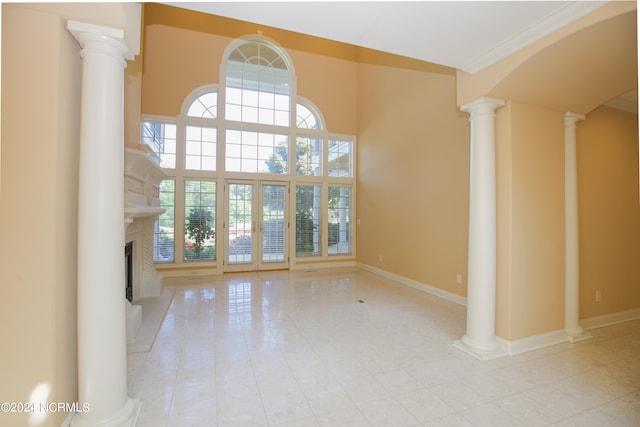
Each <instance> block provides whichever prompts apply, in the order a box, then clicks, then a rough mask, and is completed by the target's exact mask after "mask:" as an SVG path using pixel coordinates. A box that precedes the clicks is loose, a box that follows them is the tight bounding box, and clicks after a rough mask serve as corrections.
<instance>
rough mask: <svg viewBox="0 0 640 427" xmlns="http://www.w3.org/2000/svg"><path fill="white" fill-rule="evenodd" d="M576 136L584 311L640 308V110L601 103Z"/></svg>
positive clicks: (587, 313)
mask: <svg viewBox="0 0 640 427" xmlns="http://www.w3.org/2000/svg"><path fill="white" fill-rule="evenodd" d="M576 137H577V158H578V166H577V167H578V203H579V239H580V243H579V245H580V317H581V318H590V317H595V316H602V315H606V314H612V313H616V312H620V311H625V310H630V309H638V308H640V205H639V204H638V161H637V159H638V116H637V114H632V113H627V112H624V111H620V110H614V109H612V108H607V107H600V108H598V109H596V110H594V111H593V112H591V113H590V114H588V115H587V116H586V120H584V121H581V122H578V129H577V135H576ZM596 290H600V291H601V294H602V301H601V302H599V303H598V302H596V299H595V294H596Z"/></svg>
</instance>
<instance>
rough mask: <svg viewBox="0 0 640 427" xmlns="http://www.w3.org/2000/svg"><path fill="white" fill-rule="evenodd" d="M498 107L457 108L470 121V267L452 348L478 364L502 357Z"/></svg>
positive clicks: (484, 103)
mask: <svg viewBox="0 0 640 427" xmlns="http://www.w3.org/2000/svg"><path fill="white" fill-rule="evenodd" d="M503 105H504V101H503V100H501V99H494V98H488V97H482V98H479V99H477V100H475V101H472V102H470V103H468V104H465V105H463V106H462V107H461V110H462V111H465V112H468V113H469V114H470V122H471V162H470V183H469V260H468V263H469V264H468V271H467V276H468V286H467V331H466V334H465V335H464V336H463V337H462V339H460V340H459V341H456V342H455V343H454V345H455V346H456V347H457V348H459V349H461V350H463V351H465V352H467V353H469V354H471V355H473V356H474V357H476V358H478V359H481V360H489V359H493V358H496V357H499V356H502V355H504V354H506V353H504V352H503V351H501V349H500V346H499V344H498V341H497V339H496V336H495V310H496V165H495V163H496V156H495V110H496V109H497V108H499V107H502V106H503Z"/></svg>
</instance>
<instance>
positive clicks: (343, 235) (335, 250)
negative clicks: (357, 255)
mask: <svg viewBox="0 0 640 427" xmlns="http://www.w3.org/2000/svg"><path fill="white" fill-rule="evenodd" d="M328 207H329V212H328V214H329V255H346V254H350V253H351V187H332V186H330V187H329V204H328Z"/></svg>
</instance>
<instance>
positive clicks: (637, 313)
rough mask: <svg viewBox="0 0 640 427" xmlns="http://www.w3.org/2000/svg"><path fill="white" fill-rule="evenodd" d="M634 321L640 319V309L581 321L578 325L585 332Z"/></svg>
mask: <svg viewBox="0 0 640 427" xmlns="http://www.w3.org/2000/svg"><path fill="white" fill-rule="evenodd" d="M636 319H640V308H634V309H632V310H626V311H620V312H617V313H611V314H605V315H603V316H595V317H589V318H586V319H581V320H580V325H581V326H582V327H583V328H584V329H585V330H591V329H597V328H603V327H605V326H611V325H616V324H618V323H624V322H629V321H631V320H636Z"/></svg>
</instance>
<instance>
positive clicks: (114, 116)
mask: <svg viewBox="0 0 640 427" xmlns="http://www.w3.org/2000/svg"><path fill="white" fill-rule="evenodd" d="M67 29H68V30H69V31H70V32H71V33H72V34H73V36H74V37H75V38H76V40H77V41H78V43H79V44H80V46H81V47H82V50H81V52H80V56H81V57H82V98H81V122H80V173H79V174H80V176H79V194H78V402H82V403H87V404H89V407H90V410H89V411H88V412H80V413H78V414H76V415H75V416H74V417H73V419H72V421H71V425H72V426H76V427H78V426H93V427H96V426H105V427H106V426H110V427H112V426H113V427H116V426H117V427H120V426H131V425H135V421H136V419H137V415H138V413H139V409H140V406H139V403H138V402H137V401H134V400H132V399H130V398H129V397H128V396H127V340H126V326H125V294H124V288H125V284H124V272H125V269H124V252H123V251H124V221H123V218H124V195H123V188H124V169H123V168H124V167H123V163H124V160H123V158H124V134H123V126H124V125H123V121H124V111H123V91H124V68H125V67H126V62H125V59H128V60H131V59H133V53H132V52H131V49H130V48H129V46H127V43H126V41H125V38H124V31H123V30H119V29H114V28H107V27H102V26H97V25H91V24H85V23H82V22H76V21H69V22H68V24H67Z"/></svg>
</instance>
